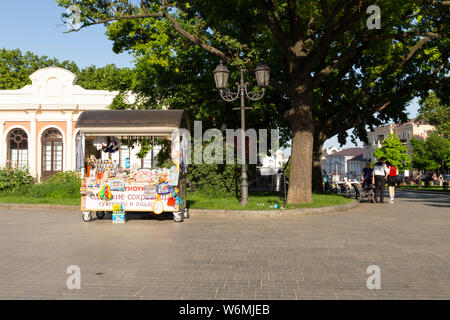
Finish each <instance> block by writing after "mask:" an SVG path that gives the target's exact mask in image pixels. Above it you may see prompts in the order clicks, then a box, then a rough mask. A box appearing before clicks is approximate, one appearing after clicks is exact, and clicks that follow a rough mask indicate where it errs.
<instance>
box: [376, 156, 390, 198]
mask: <svg viewBox="0 0 450 320" xmlns="http://www.w3.org/2000/svg"><path fill="white" fill-rule="evenodd" d="M385 161H386V158H385V157H381V158H380V160H379V161H378V162H377V163H375V165H374V166H373V173H372V183H373V184H375V202H376V203H378V194H379V195H380V203H384V188H385V184H386V178H387V176H388V174H389V171H388V169H387V167H386V164H385V163H384V162H385Z"/></svg>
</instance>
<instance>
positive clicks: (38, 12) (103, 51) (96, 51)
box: [0, 0, 419, 148]
mask: <svg viewBox="0 0 450 320" xmlns="http://www.w3.org/2000/svg"><path fill="white" fill-rule="evenodd" d="M0 4H1V11H0V48H6V49H9V50H11V49H17V48H18V49H20V50H21V51H22V52H23V53H24V52H26V51H31V52H33V53H35V54H37V55H39V56H42V55H46V56H48V57H51V58H53V57H55V58H58V59H59V60H60V61H63V60H71V61H74V62H75V63H76V64H77V65H78V66H79V67H80V68H83V67H87V66H90V65H95V66H97V67H101V66H105V65H107V64H110V63H114V64H116V65H117V66H118V67H130V68H132V67H133V57H132V56H131V55H129V54H127V53H121V54H115V53H114V52H113V51H112V45H113V43H112V41H110V40H108V38H107V37H106V35H105V27H104V26H103V25H97V26H91V27H89V28H86V29H83V30H81V31H79V32H72V33H68V34H64V33H63V32H64V31H66V30H67V27H66V26H65V25H64V24H63V22H62V21H61V14H62V13H63V12H64V9H62V8H60V7H58V6H57V5H56V1H55V0H13V1H12V0H0ZM418 109H419V105H418V103H417V101H414V102H413V103H411V104H410V106H409V107H408V113H409V115H410V118H411V117H415V116H416V115H417V110H418ZM331 146H339V142H338V141H337V137H333V138H332V139H329V140H327V141H326V142H325V144H324V147H326V148H329V147H331ZM353 146H354V145H353V144H352V143H351V142H350V141H349V142H348V143H347V144H346V145H345V146H344V148H348V147H353ZM359 146H362V144H361V142H360V143H359Z"/></svg>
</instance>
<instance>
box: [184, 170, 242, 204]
mask: <svg viewBox="0 0 450 320" xmlns="http://www.w3.org/2000/svg"><path fill="white" fill-rule="evenodd" d="M240 176H241V166H239V165H227V164H192V165H190V166H189V167H188V179H189V182H190V186H191V188H192V189H194V190H198V191H201V192H203V193H207V194H209V196H210V197H214V196H216V195H222V196H228V197H233V196H236V195H238V193H239V191H240V183H241V182H240Z"/></svg>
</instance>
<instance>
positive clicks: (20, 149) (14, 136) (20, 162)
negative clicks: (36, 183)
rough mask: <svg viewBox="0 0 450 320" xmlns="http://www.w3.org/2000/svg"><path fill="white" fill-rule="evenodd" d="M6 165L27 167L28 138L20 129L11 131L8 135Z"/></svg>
mask: <svg viewBox="0 0 450 320" xmlns="http://www.w3.org/2000/svg"><path fill="white" fill-rule="evenodd" d="M8 163H9V164H10V165H12V166H14V167H21V168H25V167H27V166H28V136H27V133H26V132H25V131H24V130H22V129H13V130H11V131H10V132H9V134H8Z"/></svg>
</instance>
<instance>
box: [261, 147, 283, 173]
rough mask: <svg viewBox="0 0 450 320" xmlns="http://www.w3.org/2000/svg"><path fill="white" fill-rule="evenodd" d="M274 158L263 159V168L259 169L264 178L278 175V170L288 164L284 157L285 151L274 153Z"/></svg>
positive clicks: (265, 157)
mask: <svg viewBox="0 0 450 320" xmlns="http://www.w3.org/2000/svg"><path fill="white" fill-rule="evenodd" d="M273 154H274V155H273V156H264V157H261V159H260V161H261V166H258V167H257V169H258V170H259V172H260V173H261V175H262V176H271V175H274V174H277V173H278V170H280V169H282V168H283V166H284V164H285V163H286V162H287V160H286V158H285V157H284V153H283V150H281V149H279V150H277V151H276V152H274V153H273Z"/></svg>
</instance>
